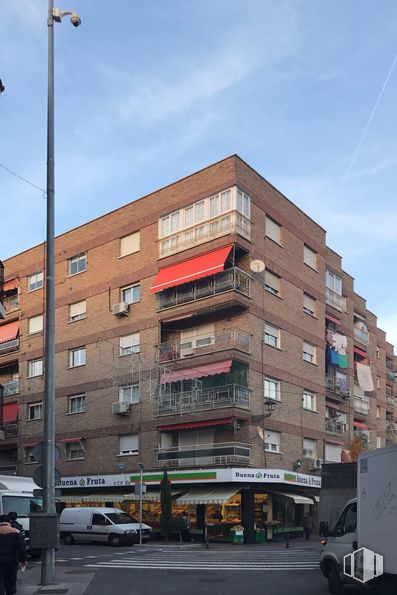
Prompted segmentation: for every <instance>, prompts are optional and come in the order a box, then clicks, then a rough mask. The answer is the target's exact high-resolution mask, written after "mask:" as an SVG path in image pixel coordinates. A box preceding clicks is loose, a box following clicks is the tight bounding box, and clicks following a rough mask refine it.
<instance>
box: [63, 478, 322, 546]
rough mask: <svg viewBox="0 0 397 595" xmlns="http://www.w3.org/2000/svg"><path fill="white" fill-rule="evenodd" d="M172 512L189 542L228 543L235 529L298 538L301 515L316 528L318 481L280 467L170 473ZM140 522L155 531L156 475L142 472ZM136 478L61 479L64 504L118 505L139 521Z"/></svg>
mask: <svg viewBox="0 0 397 595" xmlns="http://www.w3.org/2000/svg"><path fill="white" fill-rule="evenodd" d="M168 476H169V479H170V481H171V484H172V501H173V506H172V512H173V516H174V517H176V518H178V517H181V516H182V513H184V512H186V513H187V514H188V516H189V519H190V526H191V536H192V538H194V539H206V538H207V537H208V538H209V539H210V540H221V541H229V540H230V539H231V537H232V535H233V531H234V529H235V528H236V527H237V528H239V527H243V528H244V538H245V541H247V542H248V543H252V542H253V541H255V540H256V541H263V540H265V539H266V540H273V541H278V540H281V539H283V538H284V537H285V535H286V534H287V533H288V534H289V536H291V537H294V536H301V535H302V533H303V530H302V524H303V517H304V515H305V514H310V515H311V516H312V518H313V519H314V522H315V524H316V520H317V519H316V517H317V514H316V512H317V502H318V493H319V491H318V490H319V488H320V487H321V479H320V478H319V477H317V476H312V475H305V474H302V473H292V472H289V471H284V470H282V469H237V468H234V469H207V470H197V471H196V470H192V471H189V470H186V471H170V472H169V473H168ZM143 479H144V482H145V485H146V489H147V491H146V493H145V494H144V495H143V522H145V523H147V524H149V525H151V526H152V527H153V529H154V531H155V533H156V532H159V526H160V514H161V508H160V491H159V484H160V481H161V479H162V473H161V472H155V473H150V472H146V473H144V474H143ZM136 482H139V475H138V474H130V475H129V474H121V475H104V476H82V477H65V478H63V479H62V480H61V484H60V487H61V489H62V496H61V497H60V500H61V502H62V503H63V505H64V506H117V507H120V508H122V509H123V510H125V511H127V512H129V513H130V514H131V515H132V516H135V517H138V514H139V512H138V511H139V497H138V496H136V495H135V493H134V487H135V483H136Z"/></svg>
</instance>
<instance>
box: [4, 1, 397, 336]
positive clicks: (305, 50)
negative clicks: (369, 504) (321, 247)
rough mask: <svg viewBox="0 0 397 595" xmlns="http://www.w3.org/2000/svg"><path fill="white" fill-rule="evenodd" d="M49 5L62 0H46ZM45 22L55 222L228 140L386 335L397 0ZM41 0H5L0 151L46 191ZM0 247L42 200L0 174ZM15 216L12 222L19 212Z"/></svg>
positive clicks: (99, 6) (109, 14) (40, 218)
mask: <svg viewBox="0 0 397 595" xmlns="http://www.w3.org/2000/svg"><path fill="white" fill-rule="evenodd" d="M56 5H57V6H58V4H57V3H56ZM60 6H61V7H62V8H64V9H65V8H68V9H73V10H76V11H77V12H78V13H79V14H80V16H81V18H82V26H81V27H80V28H78V29H75V28H74V27H72V26H71V25H70V23H69V20H68V18H67V17H66V18H65V20H64V22H63V23H62V24H57V25H56V31H55V36H56V204H57V215H56V218H57V233H59V232H62V231H65V230H67V229H70V228H71V227H74V226H76V225H79V224H81V223H83V222H85V221H88V220H90V219H92V218H93V217H96V216H98V215H101V214H103V213H105V212H107V211H110V210H112V209H114V208H117V207H118V206H121V205H123V204H125V203H127V202H129V201H131V200H134V199H135V198H138V197H140V196H142V195H144V194H146V193H148V192H151V191H153V190H155V189H157V188H159V187H162V186H164V185H166V184H168V183H170V182H172V181H175V180H177V179H179V178H181V177H183V176H185V175H187V174H189V173H192V172H194V171H196V170H198V169H200V168H202V167H204V166H206V165H209V164H210V163H213V162H215V161H218V160H220V159H222V158H224V157H226V156H228V155H230V154H232V153H238V154H239V155H240V156H241V157H242V158H243V159H245V160H246V161H247V162H248V163H249V164H250V165H252V166H253V167H254V168H255V169H256V170H257V171H259V172H260V173H261V174H262V175H263V176H264V177H265V178H267V179H268V180H269V181H270V182H271V183H272V184H274V185H275V186H276V187H277V188H279V189H280V190H281V191H282V192H283V193H284V194H286V195H287V196H288V197H289V198H290V199H291V200H292V201H293V202H295V203H296V204H297V205H299V206H300V207H301V208H302V209H303V210H305V211H306V212H307V213H308V214H309V215H310V216H312V217H313V218H314V219H315V220H316V221H317V222H318V223H319V224H321V225H322V226H323V227H324V228H325V229H327V232H328V233H327V237H328V244H329V245H330V246H331V247H332V248H333V249H335V250H336V251H337V252H339V253H340V254H341V255H342V256H343V259H344V268H345V270H347V271H348V272H349V273H350V274H352V275H353V276H354V277H355V280H356V290H357V291H358V293H360V294H361V295H363V296H364V297H366V298H367V301H368V307H369V308H370V309H371V310H372V311H374V312H375V313H376V314H377V315H378V316H379V319H380V324H381V325H382V327H383V328H384V329H385V330H386V331H387V332H388V338H389V339H390V340H392V341H394V342H395V343H397V309H396V307H395V303H396V300H395V297H394V294H395V293H396V290H397V277H396V274H395V271H396V248H397V224H396V221H397V202H396V200H395V192H396V187H397V184H396V181H397V180H396V177H397V176H396V164H397V135H396V125H397V114H396V107H395V106H396V91H397V66H396V68H395V70H394V71H393V72H392V74H391V76H390V79H389V81H388V84H387V86H386V88H385V89H384V93H383V95H382V98H381V100H380V101H379V104H378V106H377V109H376V112H375V114H374V117H373V119H372V122H371V125H370V127H369V129H368V132H367V134H366V136H365V138H364V139H363V142H362V144H361V147H360V151H359V152H358V154H357V157H356V159H355V160H354V163H353V164H352V159H353V156H354V154H355V151H356V148H357V146H358V143H359V141H360V138H361V136H362V134H363V132H364V130H365V127H366V124H367V122H368V118H369V116H370V114H371V111H372V110H373V107H374V105H375V102H376V100H377V98H378V97H379V93H380V91H381V89H382V86H383V84H384V82H385V79H386V77H387V75H388V73H389V71H390V68H391V66H392V63H393V60H394V58H395V56H396V53H397V41H396V40H397V3H396V2H395V0H379V1H378V2H374V1H373V0H371V1H369V0H350V1H349V2H347V1H346V0H322V1H321V2H313V1H312V0H277V1H274V0H272V1H267V0H244V1H243V0H211V1H210V0H194V1H193V0H190V1H189V0H167V2H166V1H165V0H145V2H141V1H138V0H117V2H113V3H105V2H98V0H70V4H69V2H68V3H67V4H61V5H60ZM46 10H47V0H2V3H1V21H0V38H1V54H0V55H1V60H0V64H1V66H0V77H1V78H3V82H4V83H5V85H6V92H5V93H4V94H3V95H2V97H1V99H0V122H1V136H0V162H1V163H2V164H4V165H5V166H7V167H8V168H10V169H12V170H14V171H16V172H18V173H19V174H20V175H22V176H24V177H26V178H28V179H29V180H31V181H32V182H33V183H35V184H36V185H38V186H40V187H43V188H44V187H45V162H46V145H45V143H46V84H47V65H46V61H47V32H46V29H47V27H46ZM0 188H1V205H2V209H1V215H0V219H1V221H2V226H1V229H2V231H1V234H0V258H1V259H3V260H4V259H5V258H7V257H8V256H11V255H12V254H15V253H17V252H20V251H22V250H24V249H26V248H28V247H30V246H32V245H34V244H36V243H39V242H41V241H42V240H43V238H44V234H45V200H44V199H43V196H42V194H41V193H40V192H39V191H37V190H36V189H34V188H32V187H30V186H28V185H26V184H24V183H23V182H21V181H20V180H18V179H17V178H15V177H13V176H11V175H10V174H8V173H7V172H5V171H4V170H2V169H0ZM15 222H17V225H15Z"/></svg>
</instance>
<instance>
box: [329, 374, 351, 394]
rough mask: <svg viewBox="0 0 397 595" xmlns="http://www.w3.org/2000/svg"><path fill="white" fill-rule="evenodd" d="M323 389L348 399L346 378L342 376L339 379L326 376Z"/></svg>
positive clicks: (348, 391) (348, 392)
mask: <svg viewBox="0 0 397 595" xmlns="http://www.w3.org/2000/svg"><path fill="white" fill-rule="evenodd" d="M325 388H326V389H327V390H329V391H331V392H333V393H337V394H340V395H342V396H344V397H348V396H349V395H350V390H349V385H348V380H347V376H344V377H342V374H341V375H340V376H339V377H338V376H332V375H326V377H325Z"/></svg>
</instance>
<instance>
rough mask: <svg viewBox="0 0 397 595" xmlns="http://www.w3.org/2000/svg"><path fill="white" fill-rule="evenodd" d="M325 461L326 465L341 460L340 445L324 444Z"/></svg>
mask: <svg viewBox="0 0 397 595" xmlns="http://www.w3.org/2000/svg"><path fill="white" fill-rule="evenodd" d="M325 460H326V462H328V463H340V462H341V460H342V446H341V445H340V444H332V443H330V442H326V443H325Z"/></svg>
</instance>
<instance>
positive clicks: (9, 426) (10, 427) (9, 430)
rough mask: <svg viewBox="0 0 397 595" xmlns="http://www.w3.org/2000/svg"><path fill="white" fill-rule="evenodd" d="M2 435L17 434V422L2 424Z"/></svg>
mask: <svg viewBox="0 0 397 595" xmlns="http://www.w3.org/2000/svg"><path fill="white" fill-rule="evenodd" d="M3 430H4V437H5V438H13V437H14V436H17V435H18V422H12V423H5V424H3Z"/></svg>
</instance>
